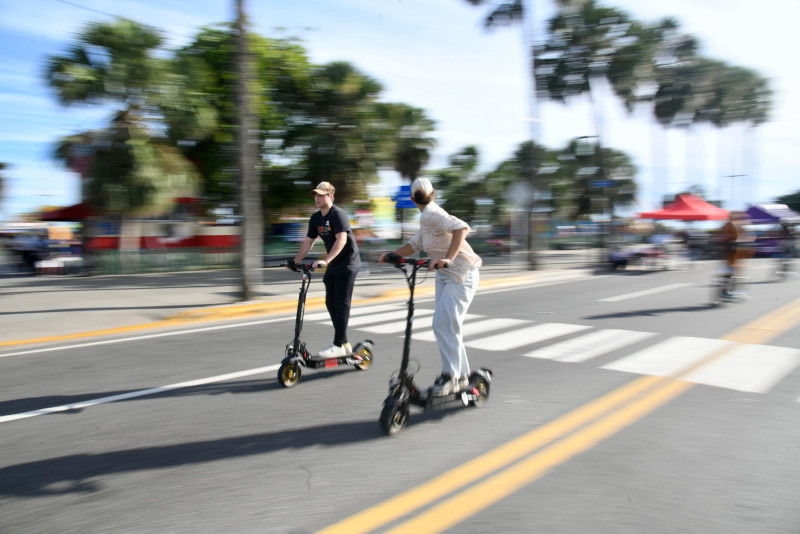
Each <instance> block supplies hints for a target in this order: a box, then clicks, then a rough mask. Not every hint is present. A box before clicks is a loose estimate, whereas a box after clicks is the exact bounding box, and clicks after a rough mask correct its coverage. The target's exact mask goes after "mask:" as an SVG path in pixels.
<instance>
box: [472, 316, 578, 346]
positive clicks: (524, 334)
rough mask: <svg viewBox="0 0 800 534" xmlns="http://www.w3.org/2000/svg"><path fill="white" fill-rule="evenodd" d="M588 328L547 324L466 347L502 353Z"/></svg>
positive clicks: (575, 325) (491, 337)
mask: <svg viewBox="0 0 800 534" xmlns="http://www.w3.org/2000/svg"><path fill="white" fill-rule="evenodd" d="M587 328H589V327H588V326H583V325H577V324H566V323H545V324H537V325H535V326H529V327H528V328H523V329H521V330H514V331H513V332H511V333H503V334H495V335H493V336H489V337H482V338H480V339H475V340H473V341H465V342H464V345H466V346H467V347H471V348H474V349H483V350H492V351H502V350H511V349H516V348H518V347H521V346H523V345H531V344H533V343H538V342H540V341H544V340H546V339H550V338H554V337H558V336H563V335H566V334H571V333H573V332H578V331H580V330H585V329H587Z"/></svg>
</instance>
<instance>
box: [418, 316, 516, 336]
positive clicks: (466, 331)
mask: <svg viewBox="0 0 800 534" xmlns="http://www.w3.org/2000/svg"><path fill="white" fill-rule="evenodd" d="M531 322H532V321H525V320H522V319H486V320H484V321H475V322H472V323H466V322H465V323H464V326H463V327H462V328H461V333H462V334H463V335H464V337H467V336H474V335H477V334H483V333H484V332H492V331H494V330H502V329H504V328H511V327H513V326H519V325H522V324H530V323H531ZM416 340H420V341H436V336H434V334H433V330H431V331H429V332H423V333H421V334H419V335H416V334H415V335H414V341H416Z"/></svg>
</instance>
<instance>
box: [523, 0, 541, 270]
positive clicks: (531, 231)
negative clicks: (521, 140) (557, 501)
mask: <svg viewBox="0 0 800 534" xmlns="http://www.w3.org/2000/svg"><path fill="white" fill-rule="evenodd" d="M521 2H522V36H523V40H524V42H525V43H524V44H525V58H526V60H527V69H526V70H527V71H528V72H529V73H530V74H529V79H530V89H529V92H528V114H529V117H528V120H529V121H530V128H531V141H533V150H532V158H533V159H532V160H531V162H530V164H531V168H530V169H526V170H527V171H528V172H529V173H530V174H529V176H528V180H529V181H530V185H531V190H532V194H531V197H530V202H529V203H528V205H527V206H526V207H525V215H526V216H525V225H526V232H525V237H526V252H527V258H526V259H527V263H528V269H529V270H531V271H535V270H536V269H538V268H539V255H540V254H539V245H540V244H539V241H540V239H539V236H538V234H537V223H538V212H537V209H536V208H537V206H536V204H537V202H536V200H537V196H538V195H539V185H540V184H539V182H540V180H538V179H537V174H538V172H539V168H540V167H541V163H542V162H541V161H536V154H537V148H538V147H540V146H541V144H542V143H541V139H542V128H541V117H540V116H539V100H538V98H537V94H536V54H535V52H534V45H535V27H536V23H535V18H534V11H533V0H521Z"/></svg>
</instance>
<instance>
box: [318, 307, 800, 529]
mask: <svg viewBox="0 0 800 534" xmlns="http://www.w3.org/2000/svg"><path fill="white" fill-rule="evenodd" d="M798 323H800V299H798V300H796V301H794V302H792V303H790V304H788V305H786V306H784V307H782V308H779V309H778V310H775V311H773V312H771V313H769V314H767V315H765V316H763V317H761V318H759V319H756V320H755V321H752V322H751V323H749V324H747V325H745V326H743V327H741V328H738V329H736V330H734V331H733V332H731V333H729V334H727V335H725V336H723V337H722V339H726V340H729V341H734V342H737V343H764V342H766V341H768V340H769V339H772V338H773V337H775V336H777V335H778V334H780V333H781V332H784V331H786V330H788V329H789V328H792V327H793V326H795V325H796V324H798ZM735 346H736V343H733V344H731V345H730V346H728V347H726V348H724V349H722V350H720V351H717V352H716V353H714V354H712V355H710V356H708V357H707V358H705V359H704V360H703V361H701V362H699V363H697V364H695V365H693V366H691V368H688V369H684V370H683V371H682V372H681V373H679V375H678V376H676V377H658V376H643V377H639V378H637V379H635V380H633V381H631V382H629V383H627V384H626V385H624V386H622V387H621V388H618V389H616V390H614V391H612V392H610V393H608V394H606V395H604V396H602V397H599V398H598V399H596V400H594V401H592V402H590V403H588V404H586V405H584V406H581V407H580V408H577V409H576V410H574V411H572V412H570V413H568V414H566V415H564V416H562V417H560V418H558V419H556V420H553V421H551V422H549V423H547V424H545V425H543V426H541V427H539V428H536V429H534V430H532V431H530V432H528V433H527V434H524V435H522V436H520V437H518V438H516V439H514V440H512V441H510V442H508V443H505V444H503V445H501V446H500V447H497V448H495V449H493V450H491V451H489V452H487V453H485V454H483V455H481V456H478V457H477V458H475V459H473V460H470V461H469V462H467V463H465V464H463V465H460V466H458V467H456V468H454V469H451V470H450V471H448V472H446V473H444V474H442V475H440V476H438V477H436V478H434V479H432V480H430V481H428V482H426V483H424V484H422V485H421V486H417V487H415V488H412V489H410V490H408V491H405V492H403V493H401V494H399V495H397V496H396V497H393V498H391V499H389V500H387V501H384V502H382V503H380V504H378V505H376V506H373V507H372V508H368V509H366V510H364V511H363V512H360V513H358V514H355V515H353V516H350V517H348V518H346V519H343V520H342V521H340V522H338V523H336V524H334V525H331V526H330V527H327V528H324V529H322V530H320V531H319V532H318V533H317V534H363V533H367V532H371V531H373V530H375V529H377V528H380V527H383V526H385V525H387V524H389V523H391V522H393V521H396V520H398V519H400V518H402V517H404V516H406V515H408V514H411V513H412V512H415V511H417V510H419V509H421V508H423V507H426V506H428V505H430V504H432V503H435V502H437V501H441V502H439V503H438V504H435V505H433V506H432V507H430V508H428V509H427V510H425V511H424V512H422V513H420V514H418V515H416V516H414V517H412V518H411V519H408V520H407V521H405V522H403V523H401V524H399V525H397V526H395V527H394V528H392V529H391V530H388V531H386V532H387V533H392V534H400V533H406V532H414V533H438V532H442V531H444V530H446V529H448V528H450V527H452V526H454V525H457V524H458V523H460V522H462V521H464V520H465V519H467V518H469V517H471V516H473V515H475V514H477V513H478V512H480V511H481V510H484V509H485V508H487V507H489V506H490V505H492V504H493V503H495V502H497V501H499V500H501V499H503V498H504V497H507V496H509V495H511V494H512V493H514V492H516V491H518V490H519V489H521V488H523V487H524V486H526V485H528V484H530V483H531V482H533V481H535V480H536V479H538V478H540V477H542V476H543V475H545V474H546V473H547V472H548V471H550V470H551V469H553V468H554V467H556V466H558V465H560V464H562V463H564V462H566V461H567V460H569V459H571V458H573V457H575V456H577V455H578V454H581V453H583V452H585V451H587V450H589V449H590V448H592V447H593V446H594V445H596V444H597V443H599V442H600V441H602V440H604V439H607V438H609V437H610V436H613V435H614V434H616V433H617V432H619V431H620V430H622V429H623V428H625V427H627V426H629V425H631V424H633V423H635V422H636V421H638V420H639V419H641V418H642V417H644V416H645V415H647V414H649V413H651V412H653V411H655V410H656V409H658V408H659V407H660V406H663V405H664V404H666V403H667V402H669V401H671V400H672V399H674V398H676V397H678V396H679V395H681V394H682V393H684V392H685V391H687V390H688V389H690V388H691V387H693V386H694V384H692V383H691V382H685V381H682V380H680V377H682V376H685V375H686V374H687V373H689V372H691V371H692V370H694V369H696V368H697V367H699V366H701V365H704V364H706V363H708V362H709V361H711V360H713V359H715V358H718V357H719V356H721V355H722V354H724V353H725V352H728V351H729V350H731V349H732V348H733V347H735ZM477 481H480V482H477ZM476 482H477V483H476ZM471 484H472V485H471ZM454 492H456V493H455V494H454V495H452V496H451V497H449V498H446V497H447V496H448V495H451V494H453V493H454ZM445 498H446V499H445ZM442 499H445V500H442Z"/></svg>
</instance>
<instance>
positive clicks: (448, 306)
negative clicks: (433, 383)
mask: <svg viewBox="0 0 800 534" xmlns="http://www.w3.org/2000/svg"><path fill="white" fill-rule="evenodd" d="M479 280H480V276H479V274H478V269H477V268H475V269H472V271H471V272H470V274H469V276H467V279H466V280H464V282H462V283H458V282H455V281H454V280H453V279H452V278H450V277H449V276H447V275H446V274H444V273H442V272H437V273H436V311H435V312H434V313H433V334H434V335H435V336H436V342H437V343H438V344H439V354H440V355H441V357H442V373H445V374H449V375H450V376H452V377H459V376H461V375H469V361H468V360H467V349H466V348H465V347H464V340H463V338H462V336H461V325H462V324H463V323H464V317H465V316H466V315H467V309H468V308H469V305H470V304H471V303H472V299H473V297H474V296H475V291H477V289H478V282H479Z"/></svg>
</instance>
